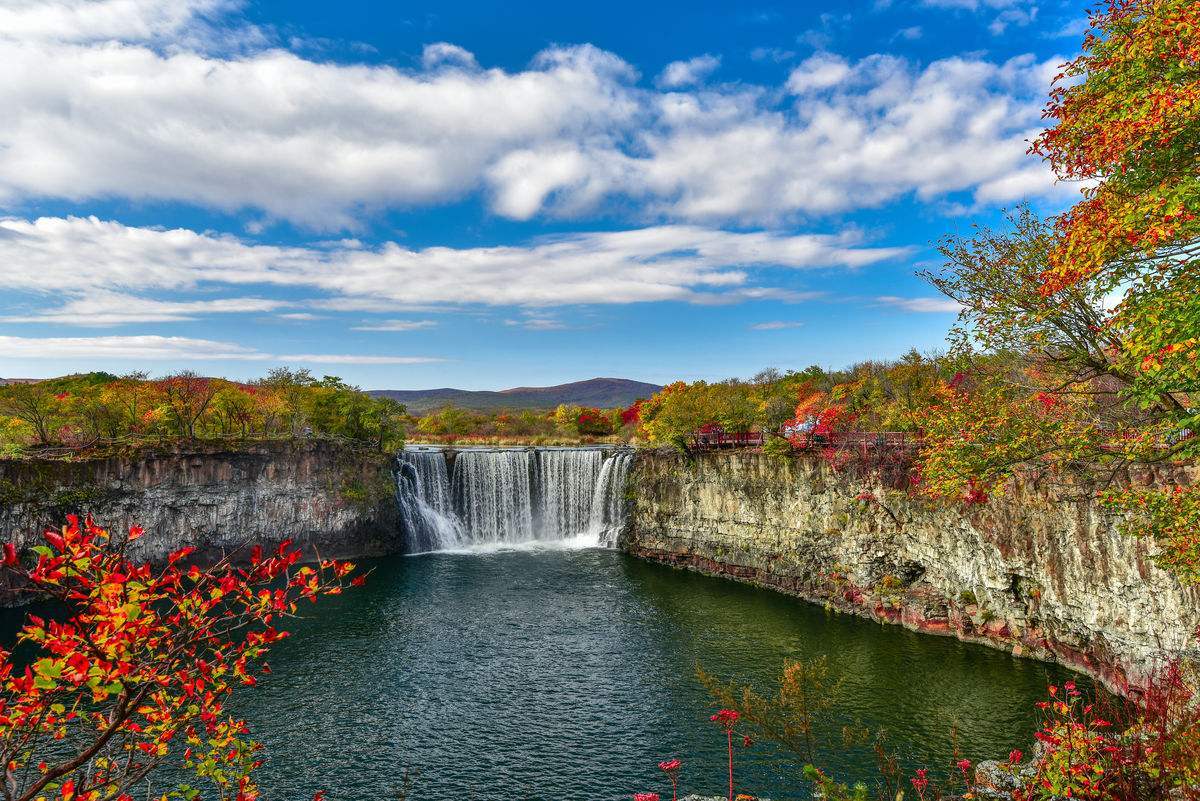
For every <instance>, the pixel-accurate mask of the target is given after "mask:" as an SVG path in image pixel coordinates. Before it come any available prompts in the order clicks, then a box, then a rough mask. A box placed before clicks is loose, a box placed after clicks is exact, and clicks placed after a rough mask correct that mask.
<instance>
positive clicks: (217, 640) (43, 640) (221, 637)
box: [0, 517, 361, 801]
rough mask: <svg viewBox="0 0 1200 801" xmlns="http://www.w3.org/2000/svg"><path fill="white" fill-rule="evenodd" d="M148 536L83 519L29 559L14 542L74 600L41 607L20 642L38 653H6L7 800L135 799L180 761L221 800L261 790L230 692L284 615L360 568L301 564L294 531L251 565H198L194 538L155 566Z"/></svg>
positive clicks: (36, 582) (258, 667)
mask: <svg viewBox="0 0 1200 801" xmlns="http://www.w3.org/2000/svg"><path fill="white" fill-rule="evenodd" d="M141 533H142V532H141V530H140V529H137V528H135V529H132V530H131V531H130V532H129V534H128V535H127V536H121V537H116V538H114V537H111V536H110V535H109V533H108V532H106V531H104V530H103V529H101V528H100V527H98V526H96V525H94V524H93V523H92V522H91V521H90V520H88V521H85V522H82V523H81V522H80V521H79V520H78V519H76V518H74V517H72V518H69V523H68V525H67V526H65V527H63V528H62V529H61V530H60V531H58V532H54V531H51V532H47V533H46V535H45V544H44V545H38V546H36V547H34V548H32V553H30V554H27V555H24V556H23V555H21V554H19V553H18V551H17V549H16V548H15V547H14V546H13V545H11V544H9V545H5V546H4V560H3V562H4V566H5V568H6V569H7V570H8V571H10V572H12V573H15V574H16V575H17V576H19V578H20V579H21V580H23V581H24V582H25V584H26V586H27V587H28V588H29V590H30V591H33V592H36V593H38V594H40V595H42V596H48V597H49V598H51V599H53V600H54V601H55V602H56V603H57V604H59V605H61V608H63V609H65V610H68V612H67V613H66V614H67V615H68V616H67V617H66V619H59V620H43V619H42V618H40V617H37V616H35V615H30V616H29V617H28V620H27V622H26V624H25V626H24V627H23V628H22V629H21V632H20V634H19V638H18V639H19V641H20V642H21V644H22V649H23V650H25V649H28V650H29V651H30V653H29V654H27V655H23V656H22V657H21V658H20V659H17V658H14V656H13V655H12V654H11V653H8V652H0V759H2V760H3V763H2V764H4V765H6V766H7V767H6V769H5V774H4V783H3V786H2V788H0V792H2V793H3V797H4V799H5V801H35V799H51V798H53V799H62V800H63V801H100V800H101V799H113V800H114V801H132V798H133V796H132V792H133V791H134V788H135V787H136V788H137V791H138V793H139V795H141V794H142V792H143V788H144V787H147V786H150V787H152V786H153V785H152V781H153V779H154V778H155V772H156V770H157V769H159V768H160V767H162V766H164V765H166V764H171V765H173V766H176V767H180V766H181V767H183V768H185V769H187V770H188V771H190V772H191V773H193V774H194V775H195V776H196V777H197V778H198V779H199V780H200V782H202V783H209V784H211V785H212V786H213V789H214V791H215V796H214V797H216V798H220V799H228V800H229V801H233V800H234V799H237V801H252V800H253V799H255V798H258V790H257V788H256V786H255V783H254V780H253V775H252V774H253V771H254V770H255V768H257V767H258V766H259V764H260V763H261V754H260V747H259V745H258V744H257V743H255V742H254V741H253V740H252V739H250V738H249V736H248V735H249V730H248V728H247V725H246V722H245V721H244V720H242V719H240V718H238V717H237V716H236V715H234V714H231V713H230V712H229V711H228V709H227V707H226V705H227V702H228V700H229V698H230V697H231V696H232V695H233V694H234V693H235V692H236V691H237V689H238V688H239V687H245V686H253V685H254V684H255V682H256V681H257V677H258V676H260V675H262V674H263V673H265V672H267V668H266V665H265V664H264V663H263V657H264V656H265V654H266V652H267V650H268V649H269V648H270V647H271V645H272V644H273V643H275V642H278V641H279V640H281V639H283V638H284V637H286V636H287V634H286V632H284V631H281V630H280V629H279V628H278V627H277V626H278V624H279V622H280V621H281V620H283V619H286V618H288V617H290V616H292V615H294V614H295V613H296V611H297V604H298V602H299V601H301V600H304V599H307V600H311V601H315V600H316V599H317V598H318V597H320V596H324V595H332V594H336V593H339V592H341V591H342V588H343V586H344V582H345V581H346V578H347V575H348V574H349V573H350V572H351V571H352V570H353V565H350V564H348V563H338V562H322V563H320V564H319V565H317V566H300V565H298V564H297V561H298V559H299V557H300V553H299V551H297V550H295V549H293V548H291V547H290V543H289V542H284V543H283V544H282V545H280V546H279V548H278V549H277V550H276V551H275V552H274V553H272V554H270V555H267V556H264V555H263V554H262V552H261V550H260V549H258V548H255V549H254V551H253V553H252V554H251V555H250V559H249V563H248V564H246V565H244V566H237V565H235V564H233V563H232V562H231V561H229V560H227V559H223V560H221V561H219V562H217V563H216V564H214V565H212V566H211V567H208V568H201V567H199V566H196V565H187V564H186V559H187V557H188V556H189V554H190V553H191V552H192V551H193V550H194V549H192V548H184V549H182V550H180V551H177V552H175V553H173V554H171V556H170V558H169V559H168V560H167V563H166V565H165V566H163V567H161V568H159V569H154V568H152V567H150V566H149V565H147V564H139V563H135V562H133V561H131V560H129V559H127V558H126V557H125V555H124V553H123V550H124V546H125V544H127V543H128V542H131V541H133V540H135V539H137V538H138V537H139V536H141ZM360 582H361V579H354V580H353V582H352V583H355V584H357V583H360ZM148 783H151V784H149V785H148ZM198 795H199V792H198V790H196V789H194V788H187V787H180V788H178V789H176V790H167V791H166V792H164V791H162V790H160V791H158V792H157V794H156V796H155V797H160V798H164V799H189V798H195V797H198Z"/></svg>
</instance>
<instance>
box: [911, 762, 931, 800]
mask: <svg viewBox="0 0 1200 801" xmlns="http://www.w3.org/2000/svg"><path fill="white" fill-rule="evenodd" d="M925 773H926V770H925V769H924V768H921V769H920V770H918V771H917V775H916V777H915V778H914V779H913V780H912V786H913V789H914V790H916V791H917V795H919V796H920V797H921V798H925V788H926V787H928V786H929V779H927V778H925Z"/></svg>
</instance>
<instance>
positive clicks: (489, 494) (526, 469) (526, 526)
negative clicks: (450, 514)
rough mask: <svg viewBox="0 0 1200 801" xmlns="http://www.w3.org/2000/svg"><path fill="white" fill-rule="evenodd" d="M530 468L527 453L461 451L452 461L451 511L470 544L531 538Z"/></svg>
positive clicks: (531, 492) (531, 467) (530, 460)
mask: <svg viewBox="0 0 1200 801" xmlns="http://www.w3.org/2000/svg"><path fill="white" fill-rule="evenodd" d="M533 466H534V461H533V454H532V453H530V452H529V451H472V450H465V451H460V452H459V454H458V455H457V456H456V457H455V458H454V481H453V484H452V487H453V492H454V510H455V511H456V512H457V513H458V517H459V519H460V520H462V522H463V526H464V528H466V530H467V534H468V535H469V539H470V541H471V542H472V543H479V542H529V541H530V540H532V539H534V538H535V532H534V527H533V498H534V494H533Z"/></svg>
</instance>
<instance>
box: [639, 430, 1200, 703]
mask: <svg viewBox="0 0 1200 801" xmlns="http://www.w3.org/2000/svg"><path fill="white" fill-rule="evenodd" d="M864 493H870V495H871V498H873V499H874V500H864V498H865V497H866V496H865V495H863V494H864ZM628 496H629V502H630V515H629V520H628V523H627V525H626V527H625V530H624V532H623V534H622V536H621V540H620V544H621V547H622V548H624V549H625V550H626V551H627V552H629V553H632V554H635V555H637V556H641V557H644V558H647V559H652V560H656V561H659V562H664V563H667V564H671V565H676V566H679V567H684V568H690V569H693V570H699V571H702V572H705V573H711V574H716V575H722V576H727V577H730V578H734V579H740V580H743V581H749V582H753V583H755V584H759V585H762V586H765V587H771V588H774V589H777V590H781V591H783V592H787V593H791V594H793V595H797V596H799V597H802V598H805V599H808V600H810V601H814V602H817V603H822V604H826V605H828V606H830V607H833V608H836V609H839V610H842V611H845V612H851V613H854V614H859V615H864V616H868V617H871V618H874V619H877V620H879V621H881V622H887V623H897V624H900V625H904V626H907V627H909V628H912V629H915V630H920V631H925V632H930V633H935V634H943V635H950V636H955V637H959V638H961V639H963V640H970V641H976V642H981V643H986V644H989V645H992V646H995V647H999V648H1004V649H1008V650H1010V651H1012V652H1013V653H1014V654H1018V655H1023V656H1030V657H1036V658H1041V659H1048V660H1054V661H1059V662H1062V663H1065V664H1067V665H1070V666H1072V667H1074V668H1077V669H1079V670H1081V671H1084V672H1086V673H1089V674H1091V675H1093V676H1095V677H1096V678H1098V679H1100V680H1101V681H1103V682H1104V683H1105V684H1106V685H1107V686H1108V687H1110V688H1111V689H1114V690H1116V691H1119V692H1128V691H1130V690H1131V689H1136V685H1137V684H1138V683H1139V682H1141V681H1143V680H1144V678H1145V677H1146V676H1147V675H1148V673H1149V672H1150V671H1152V670H1154V669H1155V667H1156V666H1157V665H1158V664H1160V663H1161V661H1162V660H1163V659H1164V658H1170V657H1174V656H1192V657H1195V656H1198V655H1200V648H1198V642H1197V637H1196V633H1195V632H1196V629H1197V626H1198V625H1200V595H1198V593H1197V591H1196V590H1195V589H1192V588H1186V587H1183V586H1181V585H1180V583H1179V582H1178V581H1177V580H1176V579H1175V578H1174V577H1173V576H1171V575H1170V574H1168V573H1166V572H1164V571H1163V570H1161V569H1160V568H1159V567H1157V566H1156V565H1155V563H1154V561H1153V551H1152V549H1153V547H1154V546H1153V543H1150V542H1147V541H1146V540H1144V539H1139V538H1134V537H1130V536H1127V535H1126V534H1124V533H1122V531H1121V526H1120V525H1119V523H1120V521H1119V520H1118V519H1117V518H1116V517H1114V516H1113V515H1112V514H1109V513H1106V512H1104V511H1103V510H1101V509H1100V508H1099V507H1098V506H1097V505H1096V504H1094V503H1091V502H1088V501H1067V500H1058V499H1056V498H1057V495H1056V494H1052V493H1049V492H1047V491H1045V490H1044V489H1043V488H1039V487H1037V486H1030V485H1019V486H1017V487H1016V488H1015V489H1014V490H1013V491H1012V492H1011V493H1010V494H1008V495H1005V496H1003V497H999V498H995V499H992V500H991V501H989V502H988V503H986V504H980V505H975V506H970V507H962V506H956V507H938V506H934V505H931V504H929V503H927V502H925V501H922V500H919V499H916V498H914V497H911V496H909V495H908V494H906V493H904V492H899V491H888V490H886V489H884V488H882V487H880V486H878V485H873V484H872V483H870V482H862V481H856V480H853V479H850V478H847V477H845V476H844V475H842V474H837V473H834V472H833V471H831V470H830V469H829V468H828V467H827V466H825V465H824V464H822V463H821V462H820V461H819V460H812V459H794V460H790V461H784V462H780V461H777V460H771V459H769V458H768V457H766V456H764V455H763V454H761V453H757V452H751V451H731V452H717V453H711V452H710V453H700V454H697V455H695V456H694V457H693V458H691V459H685V458H684V457H683V456H681V455H679V454H676V453H671V452H666V451H657V452H649V451H648V452H643V453H642V454H640V455H639V457H638V459H637V461H636V463H635V466H634V468H633V471H632V473H631V475H630V479H629V490H628Z"/></svg>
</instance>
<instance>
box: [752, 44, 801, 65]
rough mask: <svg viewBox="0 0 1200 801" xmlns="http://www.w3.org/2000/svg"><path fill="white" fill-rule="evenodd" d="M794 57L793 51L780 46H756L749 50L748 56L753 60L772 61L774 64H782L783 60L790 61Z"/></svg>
mask: <svg viewBox="0 0 1200 801" xmlns="http://www.w3.org/2000/svg"><path fill="white" fill-rule="evenodd" d="M795 57H796V54H795V52H794V51H791V50H784V49H783V48H781V47H756V48H754V49H753V50H751V51H750V58H752V59H753V60H755V61H773V62H775V63H776V64H782V63H783V62H785V61H791V60H792V59H793V58H795Z"/></svg>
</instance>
